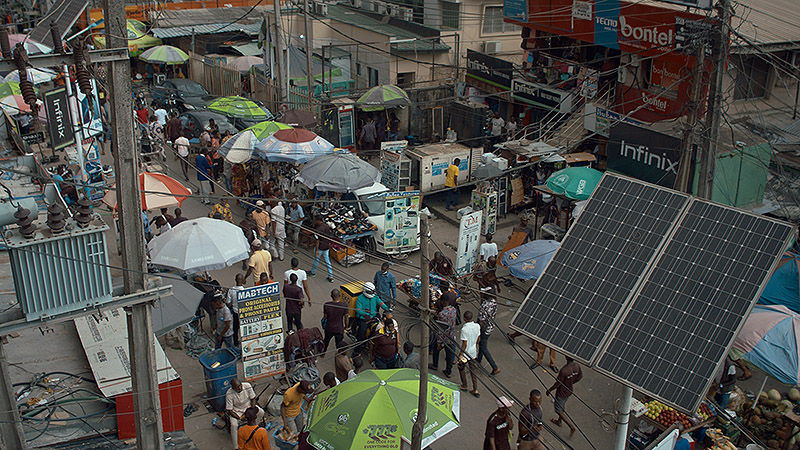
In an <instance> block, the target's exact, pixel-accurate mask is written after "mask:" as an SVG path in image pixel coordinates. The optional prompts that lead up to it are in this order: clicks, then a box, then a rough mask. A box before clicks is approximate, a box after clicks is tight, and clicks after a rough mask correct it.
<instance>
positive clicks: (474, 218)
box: [456, 211, 483, 276]
mask: <svg viewBox="0 0 800 450" xmlns="http://www.w3.org/2000/svg"><path fill="white" fill-rule="evenodd" d="M482 218H483V213H482V212H481V211H474V212H471V213H469V214H465V215H463V216H461V225H460V226H459V227H458V252H457V254H458V257H457V258H456V274H457V275H458V276H464V275H467V274H469V273H472V269H473V268H474V267H475V264H477V263H478V258H479V255H478V245H479V244H480V240H481V220H482Z"/></svg>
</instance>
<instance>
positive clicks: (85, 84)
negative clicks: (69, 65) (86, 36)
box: [72, 40, 92, 97]
mask: <svg viewBox="0 0 800 450" xmlns="http://www.w3.org/2000/svg"><path fill="white" fill-rule="evenodd" d="M84 57H85V48H84V46H83V42H82V41H80V40H78V41H76V42H75V44H74V45H73V47H72V61H73V63H74V64H75V78H76V79H77V80H78V87H79V88H80V90H81V92H83V94H84V95H86V96H89V97H90V96H91V95H92V80H91V77H90V76H89V71H88V70H87V69H86V63H85V62H84Z"/></svg>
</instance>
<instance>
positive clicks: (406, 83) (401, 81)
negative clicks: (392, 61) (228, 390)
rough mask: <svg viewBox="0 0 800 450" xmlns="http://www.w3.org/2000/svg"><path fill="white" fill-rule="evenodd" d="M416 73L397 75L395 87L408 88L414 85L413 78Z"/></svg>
mask: <svg viewBox="0 0 800 450" xmlns="http://www.w3.org/2000/svg"><path fill="white" fill-rule="evenodd" d="M415 75H416V73H414V72H404V73H398V74H397V85H398V86H400V87H402V88H410V87H412V86H413V84H414V77H415Z"/></svg>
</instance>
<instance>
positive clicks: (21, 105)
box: [0, 94, 41, 116]
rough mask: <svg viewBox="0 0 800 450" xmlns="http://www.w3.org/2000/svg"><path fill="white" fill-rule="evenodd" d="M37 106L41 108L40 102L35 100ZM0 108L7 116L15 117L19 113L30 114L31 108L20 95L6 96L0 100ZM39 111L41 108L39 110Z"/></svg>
mask: <svg viewBox="0 0 800 450" xmlns="http://www.w3.org/2000/svg"><path fill="white" fill-rule="evenodd" d="M36 103H37V104H39V105H40V106H41V101H39V100H37V101H36ZM0 108H2V109H3V111H5V112H7V113H8V115H9V116H16V115H18V114H20V113H29V112H31V107H30V105H28V104H27V103H25V99H24V98H22V95H16V94H14V95H6V96H4V97H1V98H0ZM40 109H41V108H40Z"/></svg>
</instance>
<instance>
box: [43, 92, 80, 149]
mask: <svg viewBox="0 0 800 450" xmlns="http://www.w3.org/2000/svg"><path fill="white" fill-rule="evenodd" d="M44 110H45V113H46V114H47V132H48V134H49V135H50V144H51V145H52V147H53V149H54V150H61V149H62V148H64V147H69V146H71V145H74V144H75V133H73V132H72V116H70V111H69V110H70V108H69V101H68V99H67V89H66V88H63V87H62V88H58V89H53V90H52V91H49V92H45V94H44Z"/></svg>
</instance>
